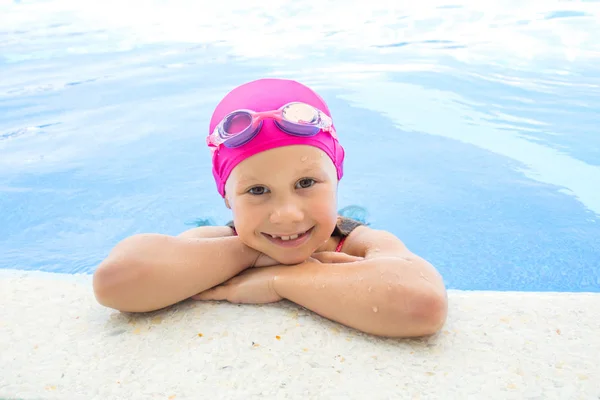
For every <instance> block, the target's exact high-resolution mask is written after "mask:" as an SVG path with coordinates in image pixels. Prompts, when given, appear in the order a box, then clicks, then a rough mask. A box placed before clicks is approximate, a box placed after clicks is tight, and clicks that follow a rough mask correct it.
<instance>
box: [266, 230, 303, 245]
mask: <svg viewBox="0 0 600 400" xmlns="http://www.w3.org/2000/svg"><path fill="white" fill-rule="evenodd" d="M313 228H314V227H312V228H310V229H308V230H307V231H304V232H300V233H294V234H292V235H272V234H270V233H263V236H265V237H266V238H267V239H269V241H270V242H271V243H275V244H277V245H279V246H283V247H297V246H300V245H301V244H303V243H305V242H306V241H307V240H308V239H309V238H310V235H311V233H312V230H313Z"/></svg>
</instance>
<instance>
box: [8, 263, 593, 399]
mask: <svg viewBox="0 0 600 400" xmlns="http://www.w3.org/2000/svg"><path fill="white" fill-rule="evenodd" d="M449 301H450V312H449V318H448V322H447V324H446V326H445V327H444V328H443V330H442V331H441V332H440V333H439V334H437V335H435V336H433V337H428V338H423V339H417V340H396V339H382V338H377V337H373V336H369V335H366V334H362V333H359V332H357V331H354V330H351V329H347V328H345V327H343V326H341V325H339V324H337V323H334V322H331V321H328V320H326V319H323V318H321V317H319V316H316V315H315V314H313V313H311V312H309V311H307V310H304V309H301V308H299V307H297V306H295V305H293V304H290V303H288V302H281V303H278V304H272V305H264V306H253V305H232V304H228V303H213V302H185V303H182V304H179V305H176V306H173V307H170V308H168V309H165V310H161V311H158V312H154V313H148V314H139V315H132V314H121V313H119V312H116V311H112V310H110V309H106V308H104V307H102V306H100V305H98V304H97V303H96V302H95V299H94V296H93V293H92V290H91V277H90V276H89V275H60V274H48V273H41V272H24V271H11V270H0V304H1V306H2V313H1V316H0V348H1V352H0V353H1V356H0V357H1V361H0V398H19V399H165V400H168V399H198V398H213V399H253V398H272V399H288V398H290V399H333V398H353V399H391V398H394V399H396V398H406V399H585V400H590V399H593V400H596V399H600V295H598V294H568V293H519V292H513V293H510V292H463V291H450V292H449Z"/></svg>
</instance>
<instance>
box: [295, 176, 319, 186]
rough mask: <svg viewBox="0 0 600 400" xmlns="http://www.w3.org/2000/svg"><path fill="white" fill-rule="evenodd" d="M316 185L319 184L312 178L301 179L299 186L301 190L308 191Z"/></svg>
mask: <svg viewBox="0 0 600 400" xmlns="http://www.w3.org/2000/svg"><path fill="white" fill-rule="evenodd" d="M315 183H317V182H316V181H315V180H314V179H312V178H304V179H300V180H299V181H298V185H297V186H299V187H300V188H301V189H307V188H309V187H311V186H313V185H314V184H315Z"/></svg>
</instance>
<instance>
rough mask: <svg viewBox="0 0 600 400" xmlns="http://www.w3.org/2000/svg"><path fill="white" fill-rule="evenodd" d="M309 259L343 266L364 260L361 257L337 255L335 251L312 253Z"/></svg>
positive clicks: (344, 254)
mask: <svg viewBox="0 0 600 400" xmlns="http://www.w3.org/2000/svg"><path fill="white" fill-rule="evenodd" d="M311 258H313V259H315V260H317V261H320V262H322V263H324V264H343V263H351V262H355V261H362V260H364V258H363V257H356V256H351V255H350V254H346V253H341V252H340V253H338V252H336V251H322V252H320V253H313V255H312V257H311Z"/></svg>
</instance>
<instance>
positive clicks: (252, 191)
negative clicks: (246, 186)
mask: <svg viewBox="0 0 600 400" xmlns="http://www.w3.org/2000/svg"><path fill="white" fill-rule="evenodd" d="M248 193H250V194H252V195H254V196H260V195H263V194H265V193H267V188H266V187H264V186H255V187H253V188H250V190H248Z"/></svg>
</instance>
